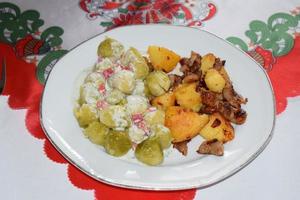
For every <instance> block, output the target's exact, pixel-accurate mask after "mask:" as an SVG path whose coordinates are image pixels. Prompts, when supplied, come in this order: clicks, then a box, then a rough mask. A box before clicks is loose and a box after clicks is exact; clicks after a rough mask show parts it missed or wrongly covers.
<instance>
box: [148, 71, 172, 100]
mask: <svg viewBox="0 0 300 200" xmlns="http://www.w3.org/2000/svg"><path fill="white" fill-rule="evenodd" d="M170 84H171V82H170V79H169V77H168V75H167V74H166V73H165V72H163V71H160V70H156V71H153V72H151V73H150V74H149V75H148V76H147V77H146V85H147V87H148V89H149V91H150V93H151V94H152V95H153V96H160V95H163V94H164V93H166V92H167V91H168V90H169V88H170Z"/></svg>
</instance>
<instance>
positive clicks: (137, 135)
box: [128, 125, 148, 144]
mask: <svg viewBox="0 0 300 200" xmlns="http://www.w3.org/2000/svg"><path fill="white" fill-rule="evenodd" d="M128 134H129V138H130V140H131V141H132V142H134V143H136V144H139V143H141V142H142V141H144V140H145V139H147V137H148V136H147V135H146V134H145V131H144V130H142V129H140V128H138V127H137V126H136V125H132V126H131V127H130V128H129V129H128Z"/></svg>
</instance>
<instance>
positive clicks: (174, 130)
mask: <svg viewBox="0 0 300 200" xmlns="http://www.w3.org/2000/svg"><path fill="white" fill-rule="evenodd" d="M208 120H209V117H208V115H206V114H203V115H200V114H198V113H195V112H192V111H189V110H187V109H184V108H182V107H179V106H171V107H168V109H167V110H166V118H165V126H166V127H168V128H169V129H170V131H171V135H172V137H173V138H174V139H173V143H176V142H182V141H185V140H189V139H191V138H193V137H195V136H196V135H197V134H198V133H199V132H200V130H201V129H202V128H203V127H204V126H205V124H206V123H207V122H208Z"/></svg>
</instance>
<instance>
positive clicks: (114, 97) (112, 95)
mask: <svg viewBox="0 0 300 200" xmlns="http://www.w3.org/2000/svg"><path fill="white" fill-rule="evenodd" d="M124 98H125V95H124V94H123V93H122V92H121V91H119V90H117V89H113V90H112V91H111V92H109V93H108V95H107V96H106V101H107V102H108V103H109V104H113V105H114V104H118V103H120V102H121V101H122V100H123V99H124Z"/></svg>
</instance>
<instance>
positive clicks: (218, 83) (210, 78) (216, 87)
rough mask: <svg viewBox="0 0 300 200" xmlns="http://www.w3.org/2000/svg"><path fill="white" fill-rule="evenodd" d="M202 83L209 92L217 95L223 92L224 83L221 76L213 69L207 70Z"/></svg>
mask: <svg viewBox="0 0 300 200" xmlns="http://www.w3.org/2000/svg"><path fill="white" fill-rule="evenodd" d="M204 81H205V83H206V86H207V87H208V89H209V90H211V91H213V92H218V93H221V92H222V91H223V88H224V86H225V83H226V81H225V79H224V78H223V76H222V75H221V74H220V73H219V72H218V71H217V70H215V69H209V70H207V72H206V74H205V77H204Z"/></svg>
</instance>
